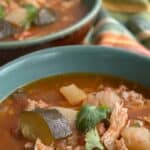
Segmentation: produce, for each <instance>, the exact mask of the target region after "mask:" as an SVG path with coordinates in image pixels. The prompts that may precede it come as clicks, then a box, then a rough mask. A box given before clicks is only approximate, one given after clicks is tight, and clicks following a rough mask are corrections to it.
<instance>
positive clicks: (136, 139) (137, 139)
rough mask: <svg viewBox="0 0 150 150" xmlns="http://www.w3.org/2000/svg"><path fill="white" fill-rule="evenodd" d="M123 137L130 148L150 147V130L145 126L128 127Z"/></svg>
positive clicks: (137, 149)
mask: <svg viewBox="0 0 150 150" xmlns="http://www.w3.org/2000/svg"><path fill="white" fill-rule="evenodd" d="M122 137H123V138H124V140H125V144H126V145H127V147H128V149H129V150H149V149H150V131H149V130H148V129H146V128H144V127H140V128H138V127H127V128H125V129H124V130H123V131H122Z"/></svg>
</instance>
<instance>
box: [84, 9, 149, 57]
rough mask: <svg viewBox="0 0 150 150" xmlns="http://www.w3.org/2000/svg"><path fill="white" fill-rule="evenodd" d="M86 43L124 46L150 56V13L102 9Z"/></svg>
mask: <svg viewBox="0 0 150 150" xmlns="http://www.w3.org/2000/svg"><path fill="white" fill-rule="evenodd" d="M116 14H117V15H116ZM127 15H128V16H130V17H127ZM84 44H96V45H104V46H110V47H117V48H124V49H127V50H129V51H133V52H137V53H140V54H144V55H147V56H150V13H149V12H145V13H136V14H134V15H129V14H128V13H127V14H126V16H125V15H122V13H113V12H112V11H111V12H110V11H109V12H108V11H106V10H105V9H101V11H100V12H99V16H98V18H97V21H96V23H95V25H94V26H93V28H91V30H90V32H89V33H88V35H87V37H86V38H85V40H84Z"/></svg>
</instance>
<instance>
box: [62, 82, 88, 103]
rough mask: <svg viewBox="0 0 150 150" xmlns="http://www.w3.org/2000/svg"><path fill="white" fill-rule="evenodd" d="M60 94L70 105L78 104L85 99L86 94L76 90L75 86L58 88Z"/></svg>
mask: <svg viewBox="0 0 150 150" xmlns="http://www.w3.org/2000/svg"><path fill="white" fill-rule="evenodd" d="M60 92H61V93H62V95H63V96H64V97H65V98H66V99H67V100H68V102H69V103H70V104H71V105H77V104H80V103H81V102H82V101H83V100H84V99H86V98H87V95H86V93H85V92H84V91H83V90H81V89H80V88H78V87H77V86H76V85H75V84H71V85H68V86H64V87H62V88H60Z"/></svg>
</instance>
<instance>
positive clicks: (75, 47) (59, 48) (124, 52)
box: [0, 45, 150, 76]
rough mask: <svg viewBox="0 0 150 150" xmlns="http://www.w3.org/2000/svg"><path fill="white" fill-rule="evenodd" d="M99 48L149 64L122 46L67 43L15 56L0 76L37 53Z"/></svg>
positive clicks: (4, 67) (1, 70)
mask: <svg viewBox="0 0 150 150" xmlns="http://www.w3.org/2000/svg"><path fill="white" fill-rule="evenodd" d="M99 48H101V49H104V50H105V51H109V52H112V53H114V54H117V55H130V56H132V57H136V58H137V59H144V60H145V61H147V62H148V63H149V64H150V57H149V56H146V55H141V54H139V53H136V52H132V51H127V50H126V49H122V48H116V47H115V48H114V47H108V46H96V45H69V46H57V47H52V48H45V49H41V50H38V51H35V52H32V53H29V54H26V55H24V56H21V57H19V58H16V59H14V60H12V61H10V62H8V63H6V64H4V65H3V66H1V67H0V76H1V73H2V72H3V71H5V70H7V69H9V68H11V67H12V66H13V65H17V64H19V63H24V61H27V60H28V59H30V58H32V59H33V58H36V56H39V55H45V54H47V53H51V54H52V55H53V54H54V53H72V52H81V51H82V52H84V53H86V52H89V51H91V52H92V51H95V52H97V53H98V52H99V51H100V50H99ZM91 49H92V50H91ZM114 49H115V50H114Z"/></svg>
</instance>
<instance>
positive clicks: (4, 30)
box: [0, 19, 20, 39]
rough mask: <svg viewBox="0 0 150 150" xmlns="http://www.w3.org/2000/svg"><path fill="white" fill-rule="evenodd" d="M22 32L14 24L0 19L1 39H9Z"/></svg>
mask: <svg viewBox="0 0 150 150" xmlns="http://www.w3.org/2000/svg"><path fill="white" fill-rule="evenodd" d="M19 31H20V30H19V29H17V28H16V27H15V26H14V25H13V24H11V23H9V22H7V21H5V20H3V19H0V39H3V38H7V37H9V36H12V35H13V34H15V33H17V32H19Z"/></svg>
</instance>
